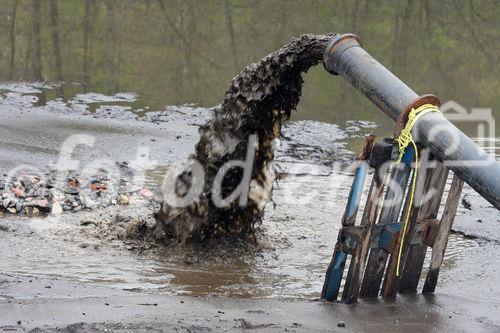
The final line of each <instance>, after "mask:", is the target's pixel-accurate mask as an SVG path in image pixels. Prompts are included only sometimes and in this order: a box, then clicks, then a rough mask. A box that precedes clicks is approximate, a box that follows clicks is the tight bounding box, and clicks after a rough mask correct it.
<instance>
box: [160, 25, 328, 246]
mask: <svg viewBox="0 0 500 333" xmlns="http://www.w3.org/2000/svg"><path fill="white" fill-rule="evenodd" d="M332 37H333V34H331V35H310V34H306V35H302V36H300V37H299V38H296V39H293V40H291V42H290V43H289V44H287V45H285V46H283V47H282V48H281V49H279V50H277V51H275V52H273V53H271V54H269V55H267V56H265V57H264V58H262V59H261V60H260V61H259V62H257V63H253V64H251V65H249V66H247V67H246V68H245V69H244V70H243V71H242V72H241V73H240V74H239V75H237V76H236V77H235V78H233V80H232V82H231V84H230V86H229V89H228V90H227V91H226V94H225V96H224V99H223V100H222V102H221V104H220V105H219V106H217V107H216V108H215V109H214V116H213V118H212V119H211V120H210V121H209V122H208V123H207V124H205V125H204V126H202V127H201V128H200V140H199V142H198V143H197V145H196V150H195V153H194V154H193V155H191V156H190V158H189V161H187V163H185V164H184V166H183V167H181V168H178V169H176V170H178V172H175V171H172V174H173V176H172V179H173V181H172V182H168V181H167V182H165V183H164V184H163V185H162V189H161V198H162V202H161V208H160V210H159V211H158V212H156V213H155V217H156V220H157V225H156V228H155V234H156V236H157V237H160V238H163V239H170V240H172V239H173V240H174V241H175V242H179V243H184V242H186V241H189V240H192V241H202V240H206V239H209V238H212V237H214V236H220V235H230V236H237V237H243V238H246V239H250V240H255V233H254V232H255V227H256V225H257V223H259V222H260V221H261V219H262V217H263V213H264V207H265V205H266V203H268V202H269V200H270V199H271V195H272V189H273V182H274V180H275V178H276V175H275V171H274V168H273V164H272V161H273V140H274V139H275V138H277V137H279V136H280V132H281V124H282V122H283V121H285V120H287V119H288V118H289V117H290V113H291V112H292V110H294V109H295V108H296V106H297V103H298V102H299V99H300V96H301V91H302V84H303V79H302V75H303V73H305V72H307V71H308V69H309V68H310V67H312V66H314V65H316V64H318V63H319V62H320V61H322V57H323V53H324V51H325V49H326V47H327V45H328V43H329V42H330V41H331V38H332ZM195 161H197V162H195ZM230 161H241V162H243V161H245V162H247V163H248V161H250V162H252V163H251V167H248V166H247V167H244V166H243V164H240V165H234V166H233V167H230V166H231V164H229V165H228V164H227V163H228V162H229V163H231V162H230ZM225 165H226V166H228V170H221V168H224V166H225ZM201 169H202V170H203V172H202V173H200V171H201ZM223 171H225V172H224V174H223V178H222V181H220V180H221V179H218V176H217V175H218V174H219V177H221V176H220V174H222V172H223ZM196 175H198V176H196ZM167 178H168V177H167ZM197 178H203V179H197ZM214 180H216V181H217V180H218V181H220V184H221V185H220V186H218V187H217V188H214V186H213V184H214ZM245 184H246V185H248V191H247V192H245V193H248V195H247V196H246V197H245V198H243V200H240V199H242V198H234V200H232V201H231V202H228V203H227V204H224V205H221V204H220V202H221V199H222V201H224V199H227V200H226V201H229V199H232V198H233V194H235V195H238V193H243V192H242V191H243V190H242V187H241V186H242V185H243V186H244V185H245ZM239 186H240V187H239ZM197 189H198V191H197ZM192 193H194V194H195V195H194V196H192ZM191 196H192V197H191ZM187 197H189V199H190V200H183V199H187ZM169 198H174V199H175V200H169ZM215 199H217V200H215Z"/></svg>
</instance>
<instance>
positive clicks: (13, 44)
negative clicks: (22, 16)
mask: <svg viewBox="0 0 500 333" xmlns="http://www.w3.org/2000/svg"><path fill="white" fill-rule="evenodd" d="M17 4H18V0H14V2H13V4H12V15H11V22H10V66H9V80H11V81H12V80H14V66H15V57H16V34H15V29H16V16H17Z"/></svg>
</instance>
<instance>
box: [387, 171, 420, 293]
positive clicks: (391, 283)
mask: <svg viewBox="0 0 500 333" xmlns="http://www.w3.org/2000/svg"><path fill="white" fill-rule="evenodd" d="M412 177H413V176H412ZM425 179H426V175H425V174H424V173H422V172H420V173H418V179H412V181H411V182H410V185H409V188H408V190H407V193H406V194H405V203H404V208H403V210H402V212H401V215H400V221H404V220H405V218H406V214H407V212H408V209H411V211H410V218H409V221H408V224H409V226H408V228H407V232H406V234H404V235H403V233H402V232H401V234H400V235H399V239H398V243H397V244H396V248H397V249H398V250H397V251H396V252H395V253H393V254H391V256H390V257H389V262H388V264H387V270H386V273H385V277H384V282H383V286H382V296H383V298H384V299H386V300H391V299H394V298H395V297H396V294H397V291H398V283H399V277H398V276H396V271H397V267H398V255H399V253H398V252H399V244H400V242H401V239H402V238H403V237H405V241H404V248H403V256H402V260H403V259H404V252H405V249H407V248H408V247H409V246H410V240H411V237H410V236H409V235H411V233H410V232H413V230H410V229H411V228H410V227H411V226H412V225H414V224H416V223H415V221H416V219H417V214H418V211H419V209H420V207H415V205H413V207H410V195H409V192H410V191H411V188H412V186H413V185H412V184H413V182H415V181H416V182H417V184H418V183H420V182H425Z"/></svg>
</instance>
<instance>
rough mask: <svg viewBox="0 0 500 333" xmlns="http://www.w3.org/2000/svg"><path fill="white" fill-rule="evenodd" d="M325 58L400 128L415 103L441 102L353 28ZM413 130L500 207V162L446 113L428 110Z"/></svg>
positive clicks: (337, 39) (329, 67)
mask: <svg viewBox="0 0 500 333" xmlns="http://www.w3.org/2000/svg"><path fill="white" fill-rule="evenodd" d="M323 63H324V65H325V68H326V70H327V71H328V72H330V73H331V74H334V75H341V76H342V77H343V78H345V79H346V80H347V81H349V82H350V83H351V84H352V85H353V86H354V87H355V88H356V89H358V90H359V91H360V92H361V93H362V94H363V95H365V96H366V97H368V99H370V100H371V101H372V102H373V103H374V104H375V105H376V106H377V107H378V108H380V109H381V110H382V111H383V112H384V113H386V114H387V115H388V116H389V117H391V118H392V119H393V120H394V121H396V130H395V132H396V134H397V133H398V132H399V131H400V130H401V128H403V126H404V124H405V122H406V118H407V116H408V113H409V112H410V111H411V109H412V108H417V107H419V106H422V105H424V104H433V105H437V106H440V102H439V100H438V99H437V97H435V96H433V95H422V96H419V95H418V94H417V93H415V92H414V91H413V90H412V89H411V88H410V87H408V86H407V85H406V84H404V83H403V82H402V81H401V80H400V79H398V78H397V77H396V76H395V75H394V74H392V73H391V72H390V71H389V70H388V69H387V68H385V67H384V66H383V65H382V64H380V63H379V62H378V61H377V60H375V59H374V58H373V57H372V56H371V55H370V54H369V53H368V52H366V51H365V50H364V49H363V48H362V47H361V43H360V40H359V39H358V37H356V36H355V35H352V34H344V35H337V36H336V37H334V38H333V40H332V42H331V43H330V45H329V46H328V47H327V48H326V50H325V54H324V56H323ZM412 135H413V136H414V138H415V139H416V140H418V142H419V144H421V145H422V146H424V147H429V148H430V150H431V152H432V153H433V154H434V156H436V157H437V158H438V159H439V160H441V161H442V162H443V163H444V164H445V165H446V166H447V167H449V168H450V169H451V170H453V172H455V174H457V175H458V177H460V178H461V179H462V180H463V181H465V182H466V183H467V184H469V185H470V186H471V187H472V188H473V189H475V190H476V191H477V192H478V193H479V194H481V195H482V196H483V197H484V198H485V199H486V200H488V201H489V202H490V203H491V204H492V205H493V206H495V207H496V208H498V209H500V164H499V163H498V162H497V161H496V160H495V159H494V158H493V157H492V156H491V155H489V154H488V153H486V152H485V151H484V150H483V149H481V148H480V147H479V146H478V145H477V144H475V143H474V142H473V141H472V140H471V139H470V138H469V137H468V136H466V135H465V134H464V133H463V132H462V131H460V130H459V129H458V128H456V127H455V126H454V125H453V124H452V123H450V122H449V121H448V120H447V119H446V118H445V117H444V116H443V115H442V114H441V113H437V112H430V113H427V114H425V115H423V116H422V117H421V118H420V120H418V122H417V123H416V124H415V125H414V127H413V130H412Z"/></svg>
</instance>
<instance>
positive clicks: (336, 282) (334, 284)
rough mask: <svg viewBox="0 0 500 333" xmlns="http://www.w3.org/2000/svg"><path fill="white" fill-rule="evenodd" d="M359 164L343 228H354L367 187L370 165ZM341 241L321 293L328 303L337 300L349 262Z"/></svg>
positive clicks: (348, 200)
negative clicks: (367, 174) (365, 187)
mask: <svg viewBox="0 0 500 333" xmlns="http://www.w3.org/2000/svg"><path fill="white" fill-rule="evenodd" d="M359 163H360V164H359V165H358V167H357V168H356V172H355V174H354V179H353V182H352V187H351V191H350V192H349V197H348V199H347V205H346V209H345V212H344V215H343V217H342V227H349V226H353V225H354V223H355V221H356V215H357V213H358V209H359V204H360V201H361V193H362V191H363V188H364V185H365V181H366V173H367V171H368V163H366V161H359ZM339 236H340V234H339ZM340 241H341V240H337V244H336V245H335V250H334V251H333V255H332V260H331V261H330V264H329V265H328V268H327V270H326V275H325V282H324V283H323V289H322V291H321V298H322V299H326V300H328V301H335V300H337V297H338V295H339V289H340V284H341V281H342V275H343V272H344V268H345V263H346V260H347V253H346V252H344V251H342V249H341V247H340V245H341V244H340Z"/></svg>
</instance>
